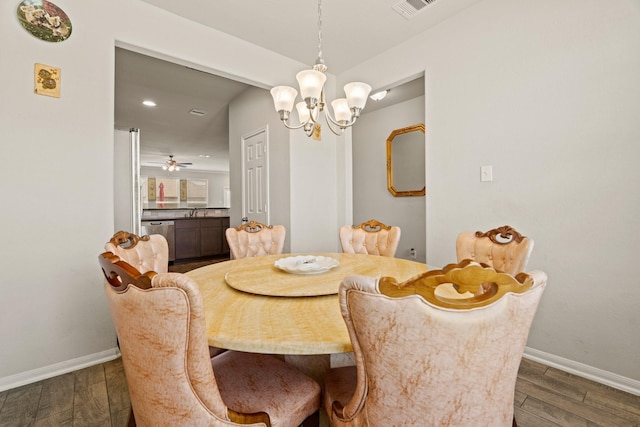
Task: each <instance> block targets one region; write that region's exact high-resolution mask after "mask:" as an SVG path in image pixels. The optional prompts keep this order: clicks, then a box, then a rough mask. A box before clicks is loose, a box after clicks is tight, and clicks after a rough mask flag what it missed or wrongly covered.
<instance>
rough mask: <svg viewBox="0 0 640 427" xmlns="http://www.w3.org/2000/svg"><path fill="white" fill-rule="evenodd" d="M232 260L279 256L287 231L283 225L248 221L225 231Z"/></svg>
mask: <svg viewBox="0 0 640 427" xmlns="http://www.w3.org/2000/svg"><path fill="white" fill-rule="evenodd" d="M225 235H226V237H227V243H228V244H229V250H230V251H231V255H232V256H233V258H234V259H240V258H250V257H256V256H263V255H275V254H281V253H282V250H283V249H284V242H285V238H286V235H287V229H286V228H285V227H284V226H283V225H264V224H262V223H259V222H257V221H250V222H248V223H246V224H242V225H241V226H239V227H235V228H227V230H226V231H225Z"/></svg>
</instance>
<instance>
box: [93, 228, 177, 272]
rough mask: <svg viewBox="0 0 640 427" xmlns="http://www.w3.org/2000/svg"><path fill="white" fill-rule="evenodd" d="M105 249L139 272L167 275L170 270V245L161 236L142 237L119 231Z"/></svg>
mask: <svg viewBox="0 0 640 427" xmlns="http://www.w3.org/2000/svg"><path fill="white" fill-rule="evenodd" d="M104 248H105V250H106V251H108V252H112V253H114V254H116V255H118V256H119V257H120V258H121V259H122V260H124V261H126V262H127V263H128V264H130V265H131V266H133V267H134V268H135V269H137V270H138V271H142V272H146V271H155V272H156V273H166V272H167V271H168V270H169V244H168V243H167V239H165V237H164V236H163V235H161V234H152V235H150V236H141V237H140V236H138V235H136V234H133V233H129V232H127V231H118V232H117V233H116V234H114V235H113V237H112V238H111V240H109V241H108V242H107V244H106V245H105V247H104Z"/></svg>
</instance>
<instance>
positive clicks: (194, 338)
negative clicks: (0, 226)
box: [98, 252, 320, 427]
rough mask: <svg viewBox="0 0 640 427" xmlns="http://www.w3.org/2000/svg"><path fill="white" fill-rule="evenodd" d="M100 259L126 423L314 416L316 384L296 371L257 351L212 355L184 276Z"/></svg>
mask: <svg viewBox="0 0 640 427" xmlns="http://www.w3.org/2000/svg"><path fill="white" fill-rule="evenodd" d="M98 260H99V263H100V266H101V268H102V270H103V272H104V275H105V278H106V279H107V283H106V284H105V294H106V297H107V302H108V306H109V310H110V311H111V317H112V320H113V323H114V326H115V328H116V332H117V335H118V339H119V342H120V352H121V354H122V362H123V365H124V369H125V375H126V378H127V388H128V392H129V396H130V399H131V409H132V414H131V415H132V417H131V418H130V420H129V425H138V426H158V425H171V426H187V425H189V426H195V425H202V426H204V425H206V426H212V427H223V426H224V427H231V426H236V427H239V426H241V425H252V426H256V427H257V426H264V427H266V426H268V425H299V424H301V422H302V421H303V420H305V418H306V417H310V418H311V419H313V413H314V412H315V411H317V409H318V407H319V404H320V387H319V386H318V384H317V383H315V382H314V381H313V380H311V379H310V378H308V377H306V376H305V375H303V374H302V373H300V372H299V371H298V370H296V369H295V368H292V367H291V366H289V365H287V364H285V363H284V362H282V361H280V360H278V359H276V358H274V357H272V356H268V355H260V354H251V353H239V352H233V351H227V352H225V353H223V354H220V355H219V356H216V357H214V358H213V359H211V358H210V355H209V349H208V345H207V337H206V322H205V313H204V305H203V300H202V295H201V293H200V290H199V288H198V285H197V284H196V283H195V282H194V281H193V280H192V279H190V278H189V277H188V276H186V275H184V274H180V273H164V274H156V273H155V272H148V273H145V274H140V273H139V272H138V271H136V269H135V268H133V267H132V266H130V265H129V264H127V263H126V262H124V261H121V260H120V258H119V257H118V256H117V255H114V254H112V253H110V252H106V253H103V254H101V255H100V256H99V258H98ZM214 366H215V369H216V370H219V372H220V377H219V378H216V377H215V376H214ZM283 383H284V384H286V387H282V386H281V384H283ZM223 393H225V394H224V396H225V397H224V399H223ZM227 405H229V407H227ZM232 407H233V408H234V409H231V408H232ZM253 408H260V409H259V410H253ZM134 414H135V418H134V417H133V415H134ZM316 418H317V417H316Z"/></svg>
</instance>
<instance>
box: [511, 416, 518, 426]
mask: <svg viewBox="0 0 640 427" xmlns="http://www.w3.org/2000/svg"><path fill="white" fill-rule="evenodd" d="M511 425H512V427H518V423H517V422H516V416H515V415H514V416H513V423H512V424H511Z"/></svg>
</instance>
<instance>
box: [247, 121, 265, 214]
mask: <svg viewBox="0 0 640 427" xmlns="http://www.w3.org/2000/svg"><path fill="white" fill-rule="evenodd" d="M242 171H243V173H242V217H243V221H245V220H246V221H258V222H261V223H262V224H267V225H268V224H269V138H268V127H265V128H263V129H260V130H258V131H256V132H253V133H250V134H248V135H245V136H243V137H242Z"/></svg>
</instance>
